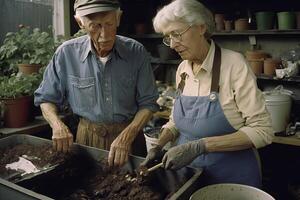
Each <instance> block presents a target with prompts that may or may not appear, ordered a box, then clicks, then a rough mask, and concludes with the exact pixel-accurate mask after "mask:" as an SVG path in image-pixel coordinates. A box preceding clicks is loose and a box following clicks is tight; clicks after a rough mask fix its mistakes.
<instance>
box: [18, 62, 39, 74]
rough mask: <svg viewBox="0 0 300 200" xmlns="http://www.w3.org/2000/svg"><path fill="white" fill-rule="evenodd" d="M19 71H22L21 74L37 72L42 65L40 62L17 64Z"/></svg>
mask: <svg viewBox="0 0 300 200" xmlns="http://www.w3.org/2000/svg"><path fill="white" fill-rule="evenodd" d="M18 67H19V72H22V73H23V74H27V75H29V74H33V73H39V70H40V69H41V67H42V65H40V64H18Z"/></svg>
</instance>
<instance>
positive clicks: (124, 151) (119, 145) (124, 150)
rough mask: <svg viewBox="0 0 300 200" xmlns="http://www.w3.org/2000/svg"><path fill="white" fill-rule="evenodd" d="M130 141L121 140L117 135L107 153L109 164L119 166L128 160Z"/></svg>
mask: <svg viewBox="0 0 300 200" xmlns="http://www.w3.org/2000/svg"><path fill="white" fill-rule="evenodd" d="M130 146H131V143H130V144H128V143H127V142H123V141H122V138H121V137H119V136H118V137H117V138H116V139H115V140H114V141H113V143H112V144H111V146H110V150H109V154H108V164H109V166H115V167H121V166H123V165H124V164H125V163H126V162H127V161H128V154H129V150H130Z"/></svg>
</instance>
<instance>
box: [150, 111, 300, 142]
mask: <svg viewBox="0 0 300 200" xmlns="http://www.w3.org/2000/svg"><path fill="white" fill-rule="evenodd" d="M170 113H171V111H170V110H164V111H158V112H156V113H154V116H155V117H160V118H163V119H169V116H170ZM273 142H274V143H278V144H286V145H294V146H300V132H297V133H296V135H293V136H287V137H280V136H274V139H273Z"/></svg>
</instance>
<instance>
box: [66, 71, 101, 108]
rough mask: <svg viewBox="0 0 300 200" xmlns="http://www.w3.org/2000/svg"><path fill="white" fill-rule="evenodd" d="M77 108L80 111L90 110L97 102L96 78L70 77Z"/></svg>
mask: <svg viewBox="0 0 300 200" xmlns="http://www.w3.org/2000/svg"><path fill="white" fill-rule="evenodd" d="M69 79H70V82H71V87H72V93H73V98H74V103H75V107H77V109H78V110H90V109H91V108H92V107H93V106H94V105H95V102H96V96H95V95H96V94H95V92H96V89H95V78H94V77H87V78H80V77H75V76H69Z"/></svg>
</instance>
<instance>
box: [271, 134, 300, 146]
mask: <svg viewBox="0 0 300 200" xmlns="http://www.w3.org/2000/svg"><path fill="white" fill-rule="evenodd" d="M298 135H300V133H297V134H296V135H293V136H287V137H281V136H275V137H274V139H273V142H274V143H278V144H287V145H293V146H300V137H299V136H298Z"/></svg>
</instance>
